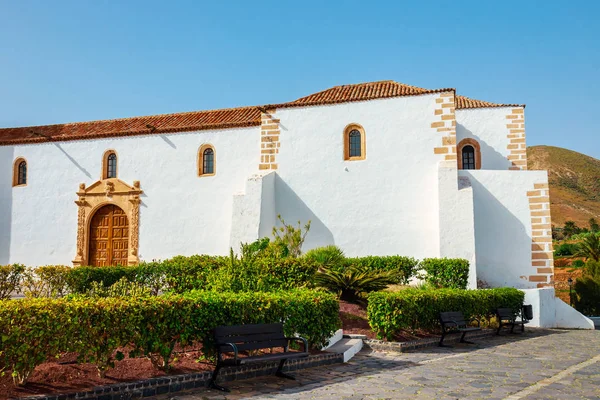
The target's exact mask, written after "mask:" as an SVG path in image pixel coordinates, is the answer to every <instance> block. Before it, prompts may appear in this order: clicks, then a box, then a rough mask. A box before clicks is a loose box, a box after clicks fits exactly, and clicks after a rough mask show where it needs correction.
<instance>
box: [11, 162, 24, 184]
mask: <svg viewBox="0 0 600 400" xmlns="http://www.w3.org/2000/svg"><path fill="white" fill-rule="evenodd" d="M25 185H27V161H25V159H24V158H23V157H19V158H17V159H16V160H15V163H14V165H13V186H25Z"/></svg>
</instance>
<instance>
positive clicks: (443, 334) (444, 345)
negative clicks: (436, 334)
mask: <svg viewBox="0 0 600 400" xmlns="http://www.w3.org/2000/svg"><path fill="white" fill-rule="evenodd" d="M445 337H446V332H445V331H444V330H443V329H442V337H441V338H440V343H439V344H438V346H440V347H450V346H448V345H447V344H444V338H445Z"/></svg>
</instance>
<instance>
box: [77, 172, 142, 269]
mask: <svg viewBox="0 0 600 400" xmlns="http://www.w3.org/2000/svg"><path fill="white" fill-rule="evenodd" d="M142 193H143V191H142V190H141V189H140V181H133V186H130V185H128V184H127V183H125V182H123V181H121V180H119V179H117V178H111V179H104V180H100V181H97V182H95V183H93V184H92V185H91V186H89V187H87V188H86V186H85V183H80V184H79V191H78V192H77V196H78V199H77V200H76V201H75V204H77V206H78V212H77V254H76V255H75V259H74V260H73V265H74V266H76V267H78V266H81V265H88V262H89V260H88V257H89V244H90V223H91V221H92V217H93V216H94V214H95V212H96V211H97V210H98V209H100V208H101V207H104V206H105V205H109V204H112V205H115V206H117V207H119V208H121V209H122V210H123V211H124V212H125V215H127V219H128V220H129V239H128V243H129V249H127V252H128V256H127V264H128V265H137V264H138V263H139V262H140V259H139V256H138V250H139V229H140V203H141V202H142V201H141V200H140V195H141V194H142Z"/></svg>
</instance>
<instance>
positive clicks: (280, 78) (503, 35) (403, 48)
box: [0, 0, 600, 158]
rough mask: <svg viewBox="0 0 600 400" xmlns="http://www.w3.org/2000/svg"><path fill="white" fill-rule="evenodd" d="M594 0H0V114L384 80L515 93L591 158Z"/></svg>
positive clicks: (558, 142) (597, 107)
mask: <svg viewBox="0 0 600 400" xmlns="http://www.w3.org/2000/svg"><path fill="white" fill-rule="evenodd" d="M598 15H600V2H599V1H560V2H559V1H522V2H521V1H512V2H508V1H501V2H482V1H480V0H479V1H459V0H457V1H448V0H445V1H435V0H431V1H427V2H424V1H412V2H405V1H385V2H384V1H382V2H377V1H368V2H367V1H343V2H342V1H338V2H333V1H323V0H321V1H294V2H292V1H283V0H280V1H260V2H249V1H239V2H226V1H222V2H219V1H210V2H201V1H191V0H190V1H184V0H177V1H169V2H167V1H162V2H159V1H150V0H145V1H133V0H128V1H117V0H113V1H106V0H105V1H100V0H98V1H84V0H79V1H66V0H56V1H28V0H19V1H9V0H0V77H1V78H0V127H9V126H21V125H39V124H51V123H61V122H72V121H85V120H93V119H107V118H119V117H128V116H136V115H151V114H161V113H170V112H179V111H190V110H202V109H212V108H223V107H236V106H241V105H256V104H265V103H277V102H284V101H289V100H293V99H296V98H298V97H301V96H304V95H307V94H310V93H312V92H316V91H319V90H323V89H326V88H328V87H331V86H334V85H339V84H349V83H358V82H367V81H376V80H386V79H392V80H396V81H399V82H403V83H408V84H412V85H416V86H421V87H425V88H432V89H433V88H442V87H454V88H457V90H458V93H460V94H463V95H465V96H469V97H473V98H477V99H482V100H488V101H492V102H505V103H526V104H527V109H526V123H527V126H526V128H527V141H528V144H529V145H537V144H547V145H554V146H561V147H566V148H569V149H573V150H576V151H580V152H583V153H586V154H589V155H592V156H594V157H596V158H600V116H599V114H600V23H598V22H597V18H598Z"/></svg>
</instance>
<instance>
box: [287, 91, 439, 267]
mask: <svg viewBox="0 0 600 400" xmlns="http://www.w3.org/2000/svg"><path fill="white" fill-rule="evenodd" d="M435 98H436V96H435V95H425V96H411V97H399V98H392V99H385V100H374V101H368V102H355V103H345V104H338V105H330V106H321V107H307V108H289V109H281V110H277V113H276V114H275V117H276V118H279V119H280V120H281V143H282V144H281V148H280V152H279V154H278V156H277V157H278V158H277V162H278V164H279V170H278V172H277V179H276V182H275V194H276V199H277V200H276V207H277V213H279V214H281V215H282V216H283V217H284V219H285V220H286V221H294V222H297V221H298V220H300V221H302V222H303V223H304V222H306V221H307V220H311V221H312V226H311V230H310V233H309V235H308V236H307V238H306V242H305V246H304V250H308V249H311V248H314V247H318V246H323V245H328V244H336V245H338V246H340V247H341V248H342V249H343V250H344V251H345V252H346V254H347V255H348V256H363V255H369V254H371V255H388V254H402V255H406V256H413V257H418V258H423V257H437V256H438V255H439V228H438V227H439V216H438V188H437V174H438V172H437V169H438V167H437V162H438V161H439V159H440V156H438V155H435V154H434V153H433V148H434V147H439V146H440V145H441V136H442V135H441V134H440V133H438V132H437V131H436V130H435V129H432V128H431V126H430V125H431V123H432V122H433V121H434V110H435V108H436V103H435ZM350 123H357V124H360V125H362V126H363V127H364V129H365V132H366V159H365V160H360V161H344V159H343V132H344V128H345V127H346V126H347V125H348V124H350Z"/></svg>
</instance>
